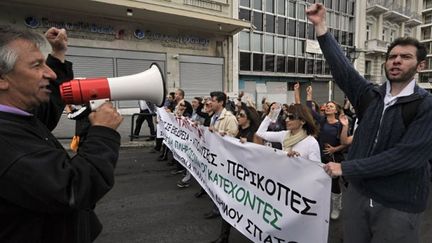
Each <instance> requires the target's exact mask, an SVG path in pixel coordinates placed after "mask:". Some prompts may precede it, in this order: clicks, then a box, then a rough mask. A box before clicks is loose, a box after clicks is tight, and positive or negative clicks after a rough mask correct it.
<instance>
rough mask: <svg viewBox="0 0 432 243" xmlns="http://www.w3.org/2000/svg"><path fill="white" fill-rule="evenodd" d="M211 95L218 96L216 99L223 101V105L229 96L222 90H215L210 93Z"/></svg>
mask: <svg viewBox="0 0 432 243" xmlns="http://www.w3.org/2000/svg"><path fill="white" fill-rule="evenodd" d="M210 97H212V98H213V97H216V100H217V101H218V102H221V101H223V103H222V106H223V107H225V105H226V99H227V96H226V94H225V93H224V92H222V91H213V92H211V93H210Z"/></svg>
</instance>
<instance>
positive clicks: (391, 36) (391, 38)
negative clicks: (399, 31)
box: [389, 30, 396, 42]
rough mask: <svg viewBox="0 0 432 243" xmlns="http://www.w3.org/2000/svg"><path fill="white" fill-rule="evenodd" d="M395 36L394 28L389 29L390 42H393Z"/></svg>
mask: <svg viewBox="0 0 432 243" xmlns="http://www.w3.org/2000/svg"><path fill="white" fill-rule="evenodd" d="M395 36H396V31H395V30H390V39H389V41H390V42H393V41H394V40H395Z"/></svg>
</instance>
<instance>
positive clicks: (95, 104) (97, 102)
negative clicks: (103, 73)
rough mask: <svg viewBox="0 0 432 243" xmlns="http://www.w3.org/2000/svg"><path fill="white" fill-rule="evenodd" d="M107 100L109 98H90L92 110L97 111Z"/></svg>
mask: <svg viewBox="0 0 432 243" xmlns="http://www.w3.org/2000/svg"><path fill="white" fill-rule="evenodd" d="M107 101H109V99H99V100H90V102H89V104H90V108H91V110H92V111H95V110H96V109H97V108H98V107H99V106H101V105H102V104H103V103H105V102H107Z"/></svg>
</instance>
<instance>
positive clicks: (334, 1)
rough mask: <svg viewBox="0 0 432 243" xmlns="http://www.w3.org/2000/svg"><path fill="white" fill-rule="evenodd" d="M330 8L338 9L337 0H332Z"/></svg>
mask: <svg viewBox="0 0 432 243" xmlns="http://www.w3.org/2000/svg"><path fill="white" fill-rule="evenodd" d="M342 1H346V0H342ZM332 9H333V10H336V11H339V0H332Z"/></svg>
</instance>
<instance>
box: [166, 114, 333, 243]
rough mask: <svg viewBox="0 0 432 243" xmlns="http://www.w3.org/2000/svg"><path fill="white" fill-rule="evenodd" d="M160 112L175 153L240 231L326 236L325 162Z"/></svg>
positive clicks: (273, 237)
mask: <svg viewBox="0 0 432 243" xmlns="http://www.w3.org/2000/svg"><path fill="white" fill-rule="evenodd" d="M158 112H159V114H160V117H161V120H162V123H163V124H164V133H165V136H164V142H165V143H166V144H167V146H168V147H169V148H170V149H171V151H172V152H173V155H174V157H175V158H176V159H177V160H178V161H179V162H180V163H181V164H183V166H184V167H186V168H187V169H188V170H189V171H190V172H191V173H192V175H193V176H194V177H195V179H196V180H197V181H198V182H199V183H200V184H201V186H202V187H203V188H204V189H205V190H206V191H207V193H208V194H209V195H210V197H211V198H212V199H213V201H214V202H215V203H216V205H217V206H218V208H219V211H220V212H221V215H222V217H223V218H224V219H225V220H226V221H227V222H229V223H230V224H231V225H233V226H234V227H236V228H237V230H239V231H240V232H241V233H242V234H244V235H245V236H246V237H248V238H249V239H251V240H252V241H254V242H278V243H280V242H290V243H294V242H297V243H311V242H313V243H321V242H327V235H328V226H329V210H330V187H331V178H330V177H329V176H328V175H327V174H326V173H325V172H324V170H323V169H322V167H321V163H318V162H313V161H309V160H306V159H301V158H288V157H287V156H286V153H285V152H283V151H281V150H275V149H272V148H270V147H266V146H263V145H258V144H254V143H245V144H242V143H240V142H239V140H238V139H235V138H232V137H227V136H225V137H221V136H220V135H218V134H217V133H211V132H210V131H209V130H208V128H206V127H202V126H198V127H197V126H194V125H193V124H192V123H190V121H189V120H188V119H186V118H176V117H174V116H173V115H172V114H169V113H167V112H166V111H165V110H164V109H158Z"/></svg>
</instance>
